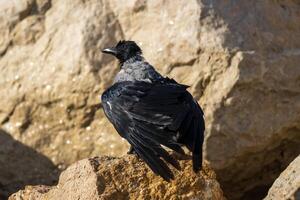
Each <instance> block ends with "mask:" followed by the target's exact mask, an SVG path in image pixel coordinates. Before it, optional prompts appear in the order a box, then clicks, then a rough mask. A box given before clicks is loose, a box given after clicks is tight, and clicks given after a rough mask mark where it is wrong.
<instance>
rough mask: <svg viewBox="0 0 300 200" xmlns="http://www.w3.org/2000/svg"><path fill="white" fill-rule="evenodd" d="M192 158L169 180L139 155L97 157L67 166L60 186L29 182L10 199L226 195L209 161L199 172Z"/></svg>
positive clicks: (156, 197)
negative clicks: (149, 166) (33, 184)
mask: <svg viewBox="0 0 300 200" xmlns="http://www.w3.org/2000/svg"><path fill="white" fill-rule="evenodd" d="M190 162H191V161H190V160H182V161H180V164H181V167H182V168H183V170H182V171H181V172H178V171H177V170H176V172H175V171H174V173H175V174H174V175H175V177H176V178H175V180H173V181H171V182H169V183H168V182H166V181H164V180H163V179H162V178H160V177H158V176H156V175H154V174H153V172H152V171H151V170H150V169H149V168H148V167H146V166H145V164H144V163H143V162H141V160H139V159H138V158H137V157H136V156H132V155H128V156H124V157H122V158H113V157H95V158H91V159H84V160H81V161H79V162H77V163H75V164H73V165H71V166H70V167H69V168H67V169H66V170H65V171H64V172H62V174H61V175H60V178H59V183H58V185H57V186H53V187H48V186H28V187H26V188H25V190H21V191H19V192H18V193H16V194H13V195H12V196H10V198H9V200H18V199H23V200H29V199H30V200H42V199H49V200H55V199H57V200H58V199H65V200H73V199H90V200H93V199H120V200H121V199H211V200H213V199H216V200H221V199H224V197H223V194H222V190H221V188H220V186H219V184H218V182H217V181H216V175H215V173H214V172H213V170H212V169H211V168H210V167H209V166H208V165H207V164H205V165H204V170H203V171H201V172H200V173H198V174H195V173H194V172H193V170H192V166H191V164H190Z"/></svg>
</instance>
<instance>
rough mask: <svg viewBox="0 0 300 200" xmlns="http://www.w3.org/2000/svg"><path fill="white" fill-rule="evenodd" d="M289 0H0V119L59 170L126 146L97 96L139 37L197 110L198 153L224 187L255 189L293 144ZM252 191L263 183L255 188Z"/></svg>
mask: <svg viewBox="0 0 300 200" xmlns="http://www.w3.org/2000/svg"><path fill="white" fill-rule="evenodd" d="M299 10H300V5H299V3H297V2H296V1H292V0H288V1H285V2H274V1H271V0H268V1H255V2H254V1H239V2H236V1H233V0H230V1H214V0H213V1H205V0H200V1H196V0H195V1H189V3H186V2H185V1H179V0H178V1H177V0H176V1H158V0H157V1H142V0H130V1H127V0H121V1H120V0H112V1H108V0H106V1H100V0H89V1H79V0H65V1H58V0H52V1H50V0H44V1H42V0H20V1H18V3H16V2H15V1H0V56H1V57H0V75H1V79H0V91H1V94H2V95H1V98H0V105H1V106H0V123H1V127H2V129H4V130H5V131H6V132H8V133H10V134H11V135H12V136H13V137H14V138H15V139H17V140H19V141H21V142H23V143H25V144H27V145H28V146H30V147H32V148H34V149H36V150H37V151H39V152H41V153H43V154H44V155H46V156H47V157H49V158H51V160H52V161H53V162H54V163H55V164H56V165H59V167H61V168H64V167H65V166H67V165H69V164H71V163H72V162H74V161H76V160H78V159H81V158H85V157H89V156H94V155H122V154H124V153H125V152H126V150H127V144H126V142H125V141H123V140H121V139H120V137H119V136H118V135H117V134H116V132H115V130H114V129H113V127H112V126H111V125H110V123H109V122H108V121H107V119H106V118H105V117H104V114H103V112H102V110H101V103H100V100H99V96H100V95H101V93H102V92H103V91H104V90H105V89H106V88H107V87H109V85H110V84H111V83H112V78H113V76H114V75H115V73H116V72H117V71H118V66H117V62H116V61H115V60H114V59H113V58H112V57H109V56H104V55H102V54H101V53H100V49H101V48H103V47H107V46H111V45H114V44H115V43H116V42H117V41H118V40H120V39H132V40H135V41H137V42H138V44H139V45H140V46H141V47H142V49H143V51H144V55H145V57H146V59H147V60H148V61H149V62H150V63H152V64H153V65H154V66H155V67H156V68H157V69H158V70H159V71H160V72H161V73H162V74H164V75H167V76H170V77H173V78H175V79H176V80H177V81H178V82H181V83H184V84H188V85H191V87H190V91H191V93H192V94H193V95H194V97H195V98H196V99H197V100H198V101H199V102H200V104H201V106H202V107H203V108H204V112H205V117H206V126H207V129H206V139H205V149H204V154H205V157H206V159H207V160H208V161H209V162H210V163H211V164H212V166H213V167H214V168H215V169H216V171H217V176H218V178H219V180H220V182H221V185H222V187H223V188H224V191H225V194H226V195H227V196H229V197H231V198H241V197H242V196H243V195H245V194H254V193H255V194H256V195H262V194H258V191H263V192H262V193H264V192H265V191H267V190H266V188H267V187H268V186H269V185H270V184H271V183H272V182H273V181H274V179H275V178H276V177H277V176H278V174H279V173H280V171H282V170H283V169H284V168H285V167H286V166H287V164H288V163H289V162H290V161H291V160H293V158H294V157H296V155H298V154H299V153H300V152H299V151H300V150H299V148H298V146H299V144H300V141H299V140H300V131H299V130H300V125H299V124H300V112H299V111H300V93H299V91H300V67H299V63H300V40H299V38H300V13H299ZM261 188H263V189H261Z"/></svg>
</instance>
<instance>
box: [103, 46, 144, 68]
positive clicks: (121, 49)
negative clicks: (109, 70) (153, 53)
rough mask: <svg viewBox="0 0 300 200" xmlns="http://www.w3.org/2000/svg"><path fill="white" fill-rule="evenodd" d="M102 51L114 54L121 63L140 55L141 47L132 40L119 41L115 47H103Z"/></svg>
mask: <svg viewBox="0 0 300 200" xmlns="http://www.w3.org/2000/svg"><path fill="white" fill-rule="evenodd" d="M102 52H103V53H107V54H111V55H114V56H115V57H116V58H117V59H118V60H119V61H120V62H121V63H123V62H125V61H127V60H128V59H130V58H132V57H134V56H137V55H141V54H142V50H141V48H140V47H139V46H138V45H137V44H136V43H135V42H134V41H119V42H118V44H117V45H116V46H115V47H110V48H105V49H103V50H102Z"/></svg>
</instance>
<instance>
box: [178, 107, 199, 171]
mask: <svg viewBox="0 0 300 200" xmlns="http://www.w3.org/2000/svg"><path fill="white" fill-rule="evenodd" d="M192 112H193V114H189V115H187V117H186V118H185V120H184V121H183V123H182V126H181V130H180V132H181V134H182V136H183V138H182V143H183V144H185V145H186V146H187V148H188V149H189V150H190V151H191V152H192V159H193V170H194V171H195V172H198V171H199V170H200V169H201V168H202V146H203V141H204V130H205V124H204V119H203V111H202V110H201V108H200V106H199V105H198V103H197V102H196V101H194V102H193V103H192Z"/></svg>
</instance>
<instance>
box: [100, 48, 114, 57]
mask: <svg viewBox="0 0 300 200" xmlns="http://www.w3.org/2000/svg"><path fill="white" fill-rule="evenodd" d="M102 52H103V53H107V54H112V55H117V50H116V49H115V48H114V47H111V48H105V49H102Z"/></svg>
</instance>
